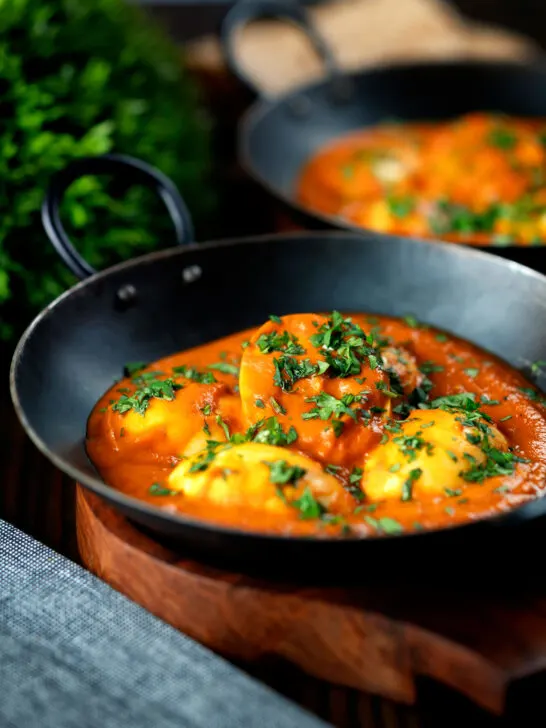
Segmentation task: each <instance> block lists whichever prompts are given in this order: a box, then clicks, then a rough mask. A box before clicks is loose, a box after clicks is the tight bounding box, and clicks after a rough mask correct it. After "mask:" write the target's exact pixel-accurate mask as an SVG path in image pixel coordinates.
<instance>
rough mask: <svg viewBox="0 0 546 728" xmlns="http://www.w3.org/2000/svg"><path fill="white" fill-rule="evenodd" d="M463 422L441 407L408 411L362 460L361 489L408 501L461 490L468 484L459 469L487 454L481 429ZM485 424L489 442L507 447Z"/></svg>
mask: <svg viewBox="0 0 546 728" xmlns="http://www.w3.org/2000/svg"><path fill="white" fill-rule="evenodd" d="M464 421H465V417H464V416H461V414H457V413H453V412H447V411H444V410H441V409H425V410H416V411H414V412H412V413H411V415H410V417H409V418H408V419H407V420H405V421H404V422H400V425H399V428H398V431H396V432H392V433H391V435H390V437H389V440H388V442H386V443H385V444H383V445H379V446H378V447H376V448H375V449H374V450H372V452H371V453H370V454H369V456H368V458H367V459H366V462H365V465H364V474H363V477H362V487H363V490H364V492H365V493H366V496H367V498H369V499H370V500H372V501H378V500H384V499H389V498H397V499H402V500H410V499H411V498H412V497H413V496H415V497H420V496H426V495H445V494H446V493H447V494H449V493H450V491H451V492H453V491H457V490H462V489H463V488H464V487H465V486H466V485H467V482H466V481H465V479H464V478H463V477H462V473H463V472H465V471H468V470H469V469H470V468H472V467H476V466H479V465H481V464H483V463H484V462H485V460H486V457H487V455H486V453H485V452H484V450H483V449H482V446H481V445H482V443H483V437H484V430H483V429H480V428H479V427H477V426H469V425H466V424H464ZM483 426H484V427H486V428H487V430H486V433H487V443H488V445H489V446H490V447H493V448H497V449H498V450H501V451H506V450H507V449H508V444H507V442H506V439H505V437H504V435H502V433H501V432H499V430H498V429H497V428H496V427H495V426H494V425H492V424H490V423H485V421H484V423H483Z"/></svg>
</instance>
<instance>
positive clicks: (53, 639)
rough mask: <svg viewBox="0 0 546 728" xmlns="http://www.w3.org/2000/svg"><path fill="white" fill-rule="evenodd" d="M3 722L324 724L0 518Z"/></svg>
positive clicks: (23, 726)
mask: <svg viewBox="0 0 546 728" xmlns="http://www.w3.org/2000/svg"><path fill="white" fill-rule="evenodd" d="M0 725H1V726H2V727H3V728H38V727H39V728H49V727H50V726H51V728H53V727H54V728H72V727H74V728H87V727H88V726H89V727H90V728H91V727H92V728H111V727H113V726H116V728H119V727H122V726H123V728H126V727H127V726H131V728H144V727H146V728H152V727H153V728H163V727H164V726H165V727H170V726H173V727H174V726H176V728H185V727H186V726H188V728H232V727H233V728H253V726H259V727H260V728H263V727H264V726H267V728H292V727H294V728H296V726H297V728H321V726H322V728H324V727H325V726H326V724H325V723H323V722H322V721H319V720H318V719H316V718H314V717H311V716H310V715H309V714H307V713H305V712H304V711H303V710H301V709H300V708H298V707H297V706H296V705H294V704H292V703H290V702H289V701H287V700H285V699H284V698H282V697H280V696H279V695H277V694H276V693H274V692H273V691H272V690H269V689H268V688H266V687H264V686H262V685H260V684H259V683H258V682H256V681H254V680H252V679H251V678H249V677H247V676H246V675H244V674H243V673H242V672H240V671H239V670H237V669H235V668H234V667H232V666H231V665H230V664H229V663H227V662H226V661H225V660H222V659H221V658H219V657H217V656H216V655H214V654H213V653H211V652H210V651H208V650H207V649H205V648H204V647H201V645H199V644H197V643H195V642H193V641H192V640H190V639H189V638H187V637H185V636H184V635H181V634H180V633H178V632H177V631H176V630H174V629H172V628H171V627H169V626H168V625H167V624H165V623H163V622H161V621H160V620H159V619H156V618H155V617H153V616H152V615H151V614H149V613H148V612H146V611H145V610H144V609H142V608H141V607H139V606H137V605H136V604H133V602H131V601H129V600H128V599H126V598H125V597H123V596H122V595H121V594H118V593H117V592H115V591H114V590H113V589H111V588H110V587H109V586H107V585H106V584H104V583H103V582H101V581H100V580H99V579H97V578H95V577H94V576H92V575H91V574H89V573H88V572H86V571H85V570H84V569H82V568H80V567H79V566H77V565H76V564H74V563H72V562H70V561H68V560H67V559H65V558H64V557H62V556H60V555H58V554H56V553H55V552H53V551H51V550H50V549H49V548H46V547H45V546H43V545H42V544H40V543H38V542H37V541H34V540H33V539H32V538H30V537H29V536H27V535H25V534H23V533H22V532H21V531H18V530H17V529H15V528H13V527H12V526H10V525H9V524H7V523H5V522H3V521H0Z"/></svg>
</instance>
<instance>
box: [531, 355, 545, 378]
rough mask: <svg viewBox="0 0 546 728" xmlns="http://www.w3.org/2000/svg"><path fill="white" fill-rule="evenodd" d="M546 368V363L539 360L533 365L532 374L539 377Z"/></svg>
mask: <svg viewBox="0 0 546 728" xmlns="http://www.w3.org/2000/svg"><path fill="white" fill-rule="evenodd" d="M545 368H546V361H543V360H542V359H539V360H538V361H534V362H532V363H531V374H533V375H534V376H538V375H539V374H540V373H541V371H542V370H543V369H545Z"/></svg>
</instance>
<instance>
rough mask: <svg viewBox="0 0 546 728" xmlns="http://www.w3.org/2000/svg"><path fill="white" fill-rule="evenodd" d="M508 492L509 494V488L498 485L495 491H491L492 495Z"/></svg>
mask: <svg viewBox="0 0 546 728" xmlns="http://www.w3.org/2000/svg"><path fill="white" fill-rule="evenodd" d="M509 492H510V488H509V486H508V485H499V487H498V488H495V490H494V491H493V493H509Z"/></svg>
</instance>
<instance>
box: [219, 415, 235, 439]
mask: <svg viewBox="0 0 546 728" xmlns="http://www.w3.org/2000/svg"><path fill="white" fill-rule="evenodd" d="M216 424H217V425H220V427H221V428H222V430H223V432H224V435H225V436H226V440H230V439H231V435H230V432H229V427H228V426H227V422H226V421H225V420H224V419H223V418H222V416H221V415H216Z"/></svg>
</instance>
